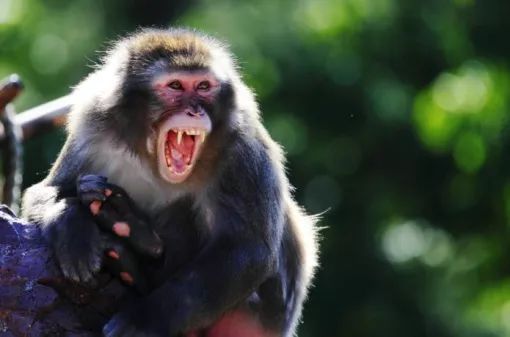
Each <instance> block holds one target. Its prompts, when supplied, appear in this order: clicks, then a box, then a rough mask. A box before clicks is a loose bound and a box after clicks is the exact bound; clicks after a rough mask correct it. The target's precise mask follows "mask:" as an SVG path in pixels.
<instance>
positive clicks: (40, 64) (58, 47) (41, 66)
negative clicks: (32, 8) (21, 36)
mask: <svg viewBox="0 0 510 337" xmlns="http://www.w3.org/2000/svg"><path fill="white" fill-rule="evenodd" d="M30 58H31V61H32V66H33V67H34V69H35V70H36V71H37V72H39V73H41V74H45V75H48V74H54V73H57V72H58V71H59V70H60V69H62V68H63V67H64V66H65V65H66V64H67V62H68V58H69V50H68V45H67V42H66V41H64V40H63V39H62V38H60V37H59V36H57V35H53V34H43V35H40V36H38V37H37V39H36V40H35V41H34V43H33V45H32V49H31V52H30Z"/></svg>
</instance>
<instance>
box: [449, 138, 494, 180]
mask: <svg viewBox="0 0 510 337" xmlns="http://www.w3.org/2000/svg"><path fill="white" fill-rule="evenodd" d="M485 152H486V149H485V143H484V141H483V139H482V137H480V135H479V134H477V133H474V132H469V131H466V132H464V133H462V134H461V135H460V136H459V139H458V140H457V142H456V144H455V147H454V149H453V157H454V158H455V163H456V164H457V167H458V168H459V169H461V170H462V171H464V172H467V173H474V172H476V171H478V170H479V169H480V168H481V167H482V165H483V164H484V162H485V156H486V154H485Z"/></svg>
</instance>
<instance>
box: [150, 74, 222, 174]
mask: <svg viewBox="0 0 510 337" xmlns="http://www.w3.org/2000/svg"><path fill="white" fill-rule="evenodd" d="M153 88H154V91H155V93H156V96H157V98H158V100H159V101H160V103H161V104H162V105H163V111H164V113H162V114H161V116H160V118H159V119H158V121H157V123H156V125H155V127H154V129H155V132H156V134H155V135H156V139H155V140H154V139H149V142H150V143H151V142H154V141H155V142H156V145H155V146H154V145H153V144H148V147H149V148H152V149H154V148H155V151H156V153H155V156H156V157H157V166H158V171H159V173H160V175H161V177H162V178H163V179H165V180H166V181H168V182H170V183H173V184H176V183H181V182H183V181H185V180H186V179H187V178H188V177H189V175H190V174H191V173H192V171H193V167H194V166H195V164H196V162H197V159H198V158H199V156H200V153H201V152H202V149H203V147H204V144H205V143H206V141H207V136H208V134H209V133H210V132H211V129H212V122H211V118H210V117H209V113H208V111H207V110H208V107H210V106H212V105H213V104H214V101H215V100H216V96H217V95H218V91H219V88H220V83H219V81H218V80H217V79H216V77H215V76H214V75H213V74H212V73H211V72H208V71H178V72H172V73H167V74H164V75H160V76H158V77H156V78H155V80H154V81H153Z"/></svg>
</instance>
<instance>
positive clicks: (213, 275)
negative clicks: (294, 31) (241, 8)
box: [23, 29, 318, 337]
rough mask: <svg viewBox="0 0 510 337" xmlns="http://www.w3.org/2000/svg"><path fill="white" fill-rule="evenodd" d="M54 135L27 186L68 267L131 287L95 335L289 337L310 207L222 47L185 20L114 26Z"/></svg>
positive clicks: (304, 264)
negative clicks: (303, 204)
mask: <svg viewBox="0 0 510 337" xmlns="http://www.w3.org/2000/svg"><path fill="white" fill-rule="evenodd" d="M73 97H74V100H75V102H74V105H73V107H72V111H71V113H70V116H69V121H68V126H67V131H68V137H67V140H66V143H65V145H64V147H63V149H62V151H61V153H60V155H59V157H58V159H57V161H56V162H55V164H54V165H53V167H52V169H51V171H50V173H49V175H48V176H47V177H46V178H45V179H44V180H43V181H42V182H40V183H38V184H36V185H34V186H32V187H30V188H29V189H27V191H26V193H25V195H24V199H23V214H24V216H25V217H26V218H27V219H28V220H30V221H32V222H35V223H37V224H39V225H40V227H41V229H42V232H43V234H44V237H45V238H46V240H47V241H48V242H49V244H50V245H51V246H52V248H53V251H54V255H55V257H56V259H57V261H58V264H59V266H60V268H61V270H62V273H63V275H64V276H65V277H67V278H69V279H71V280H74V281H76V282H82V283H84V284H87V283H89V282H93V280H94V278H95V276H96V275H97V273H98V272H100V271H102V270H105V269H107V270H108V271H109V272H110V273H113V274H114V275H115V276H116V277H118V278H120V279H121V280H122V281H123V282H124V283H125V284H126V285H127V286H129V287H128V288H129V289H130V290H129V291H128V292H127V293H128V294H127V295H126V299H125V301H123V304H122V305H121V309H120V310H119V312H118V313H116V314H115V315H114V316H113V317H112V318H111V319H110V321H109V322H108V323H107V324H106V325H105V327H104V329H103V334H104V335H105V336H107V337H117V336H119V337H120V336H123V337H130V336H186V337H290V336H292V335H294V333H295V328H296V325H297V323H298V320H299V317H300V314H301V308H302V304H303V302H304V300H305V297H306V294H307V289H308V287H309V285H310V283H311V281H312V277H313V273H314V269H315V267H316V265H317V249H318V248H317V230H316V218H315V217H313V216H309V215H307V214H305V212H304V211H303V210H302V209H301V208H300V207H299V206H298V204H297V203H296V202H295V201H294V199H293V197H292V193H291V192H292V187H291V185H290V184H289V182H288V180H287V177H286V175H285V168H284V156H283V154H282V150H281V149H280V147H279V145H278V144H277V143H276V142H275V141H273V140H272V139H271V137H270V135H269V134H268V132H267V130H266V129H265V128H264V126H263V124H262V122H261V118H260V113H259V109H258V106H257V103H256V101H255V98H254V94H253V92H252V91H251V90H250V89H249V88H248V87H247V86H246V84H245V83H244V82H243V81H242V79H241V76H240V74H239V72H238V67H237V65H236V64H235V61H234V58H233V57H232V55H231V54H230V52H229V50H228V49H227V47H226V46H225V45H224V44H222V43H220V42H219V41H217V40H216V39H214V38H212V37H210V36H207V35H205V34H202V33H199V32H196V31H191V30H186V29H169V30H159V29H147V30H141V31H139V32H137V33H135V34H133V35H131V36H128V37H126V38H123V39H121V40H120V41H118V42H117V43H116V44H115V46H114V47H113V48H112V49H111V50H110V51H109V52H108V53H107V55H106V57H105V59H104V61H103V64H102V65H101V66H99V67H98V68H97V70H95V71H94V72H93V73H91V74H90V75H89V76H87V77H86V78H85V79H84V80H83V81H82V82H81V83H80V84H79V85H78V86H77V87H76V89H75V90H74V93H73Z"/></svg>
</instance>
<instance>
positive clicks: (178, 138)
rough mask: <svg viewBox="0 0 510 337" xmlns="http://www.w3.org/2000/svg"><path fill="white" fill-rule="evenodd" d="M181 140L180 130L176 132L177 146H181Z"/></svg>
mask: <svg viewBox="0 0 510 337" xmlns="http://www.w3.org/2000/svg"><path fill="white" fill-rule="evenodd" d="M181 140H182V130H179V131H178V132H177V145H179V144H181Z"/></svg>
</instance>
